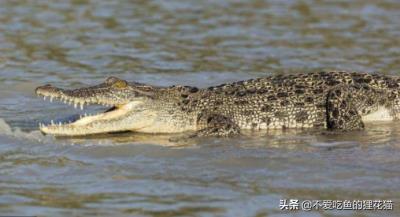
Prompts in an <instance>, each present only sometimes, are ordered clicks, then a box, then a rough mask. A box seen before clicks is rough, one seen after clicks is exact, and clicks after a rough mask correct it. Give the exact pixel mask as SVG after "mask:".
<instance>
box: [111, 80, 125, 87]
mask: <svg viewBox="0 0 400 217" xmlns="http://www.w3.org/2000/svg"><path fill="white" fill-rule="evenodd" d="M112 86H113V87H115V88H120V89H122V88H125V87H126V86H128V83H127V82H126V81H124V80H119V81H116V82H115V83H114V84H113V85H112Z"/></svg>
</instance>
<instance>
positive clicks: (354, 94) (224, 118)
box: [35, 71, 400, 136]
mask: <svg viewBox="0 0 400 217" xmlns="http://www.w3.org/2000/svg"><path fill="white" fill-rule="evenodd" d="M399 85H400V77H396V76H388V75H384V74H378V73H372V74H371V73H360V72H342V71H332V72H324V71H323V72H312V73H300V74H288V75H275V76H269V77H263V78H256V79H250V80H245V81H238V82H232V83H226V84H221V85H218V86H212V87H208V88H197V87H193V86H182V85H174V86H168V87H161V86H153V85H148V84H143V83H139V82H128V81H126V80H123V79H119V78H117V77H109V78H107V79H106V80H105V81H104V82H103V83H100V84H98V85H95V86H90V87H83V88H78V89H62V88H58V87H55V86H52V85H50V84H47V85H44V86H40V87H38V88H36V90H35V92H36V94H37V95H39V96H43V97H44V98H45V99H46V98H50V100H53V99H57V100H60V101H63V102H65V103H70V104H74V105H75V107H77V106H78V105H79V106H80V107H81V108H83V106H86V105H92V104H99V105H104V106H107V107H109V109H108V110H106V111H105V112H103V113H99V114H96V115H89V116H84V117H82V118H80V119H78V120H76V121H73V122H71V123H61V122H60V123H51V124H48V125H44V124H40V126H39V128H40V130H41V131H42V132H43V133H45V134H53V135H56V136H84V135H90V134H99V133H109V132H121V131H134V132H142V133H184V132H192V135H193V136H232V135H238V134H240V133H241V132H242V131H245V130H252V131H261V130H265V131H268V130H272V129H281V130H282V129H283V130H285V129H290V128H296V129H297V128H321V129H326V130H339V131H340V130H342V131H349V130H362V129H363V128H364V127H365V123H366V122H372V121H393V120H397V119H398V118H399V114H400V112H399V109H400V97H399V91H400V88H399ZM52 122H53V121H52Z"/></svg>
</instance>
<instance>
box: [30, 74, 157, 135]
mask: <svg viewBox="0 0 400 217" xmlns="http://www.w3.org/2000/svg"><path fill="white" fill-rule="evenodd" d="M158 89H159V88H158V87H154V86H149V85H145V84H141V83H137V82H129V83H128V82H127V81H125V80H122V79H119V78H116V77H109V78H107V79H106V81H105V82H103V83H101V84H99V85H95V86H91V87H86V88H79V89H73V90H66V89H62V88H58V87H54V86H52V85H49V84H48V85H44V86H40V87H38V88H36V91H35V92H36V94H37V95H39V96H43V97H44V98H45V99H46V98H49V99H50V101H52V100H60V101H63V102H64V103H69V104H72V105H74V106H75V108H76V107H78V106H79V107H80V108H81V109H83V107H84V106H85V105H90V104H99V105H104V106H109V107H110V109H108V110H107V111H105V112H104V113H100V114H96V115H92V116H85V117H81V118H80V119H78V120H76V121H74V122H72V123H56V124H54V123H53V122H52V123H51V124H50V125H43V124H40V126H39V127H40V130H41V131H42V132H43V133H46V134H53V135H59V136H79V135H89V134H97V133H106V132H119V131H135V130H139V129H141V128H146V127H147V125H149V124H150V125H151V124H152V123H153V121H154V118H155V113H154V112H153V111H152V110H151V109H149V108H151V105H152V101H153V96H154V93H155V92H156V91H157V90H158ZM139 131H140V130H139Z"/></svg>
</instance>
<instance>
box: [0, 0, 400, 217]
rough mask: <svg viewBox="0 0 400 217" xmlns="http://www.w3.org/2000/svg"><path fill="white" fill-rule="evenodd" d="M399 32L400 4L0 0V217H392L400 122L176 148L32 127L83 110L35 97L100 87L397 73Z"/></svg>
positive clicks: (399, 178) (161, 141)
mask: <svg viewBox="0 0 400 217" xmlns="http://www.w3.org/2000/svg"><path fill="white" fill-rule="evenodd" d="M399 20H400V3H399V2H398V1H396V0H392V1H390V0H385V1H372V0H358V1H311V0H304V1H280V0H275V1H258V0H256V1H249V2H247V1H228V0H221V1H195V0H191V1H107V0H102V1H94V0H93V1H89V0H71V1H50V0H48V1H44V0H40V1H39V0H36V1H0V75H1V76H0V118H1V119H0V215H38V216H90V215H96V216H360V217H361V216H400V211H399V210H400V206H399V202H400V167H399V165H400V143H399V138H400V124H398V123H391V124H381V123H376V124H373V125H371V126H368V128H367V130H365V131H363V132H354V133H343V134H337V133H327V132H320V131H312V130H311V131H286V132H276V133H272V134H269V135H247V136H243V137H241V138H239V139H238V138H235V139H215V138H212V139H201V140H195V141H192V142H191V143H190V144H185V145H179V144H173V143H172V144H171V143H170V142H168V136H167V135H159V136H155V135H143V134H122V135H112V136H100V137H90V138H79V139H56V138H53V137H51V136H43V135H41V134H40V133H39V132H38V129H37V124H38V122H39V121H42V122H46V121H49V120H50V119H59V118H68V117H71V116H74V115H77V114H79V113H80V112H81V111H77V110H74V109H72V108H69V107H68V106H65V105H62V104H59V103H53V104H50V103H48V102H43V101H42V100H41V99H39V98H37V97H35V96H34V94H33V89H34V88H35V87H36V86H38V85H41V84H44V83H53V84H55V85H59V86H63V87H79V86H82V85H88V84H95V83H98V82H100V81H102V80H103V79H104V78H105V77H107V76H109V75H114V76H118V77H121V78H125V79H128V80H135V81H139V82H145V83H151V84H157V85H171V84H188V85H197V86H201V87H204V86H207V85H212V84H217V83H221V82H229V81H235V80H241V79H245V78H250V77H261V76H266V75H271V74H278V73H296V72H311V71H316V70H332V69H336V70H352V71H353V70H354V71H366V72H374V71H381V72H384V73H388V74H392V75H396V74H399V73H400V72H399V69H400V59H399V57H400V22H399ZM92 109H93V110H98V109H101V108H92ZM174 145H178V146H174ZM294 198H297V199H300V200H306V199H313V200H323V199H325V200H345V199H348V200H357V199H360V200H373V199H385V200H393V203H394V204H393V206H394V210H392V211H335V210H332V211H323V210H314V211H311V212H300V211H298V212H296V211H281V210H280V209H279V202H280V199H294Z"/></svg>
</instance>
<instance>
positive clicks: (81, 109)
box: [81, 102, 85, 110]
mask: <svg viewBox="0 0 400 217" xmlns="http://www.w3.org/2000/svg"><path fill="white" fill-rule="evenodd" d="M84 104H85V103H84V102H83V103H81V110H83V105H84Z"/></svg>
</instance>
